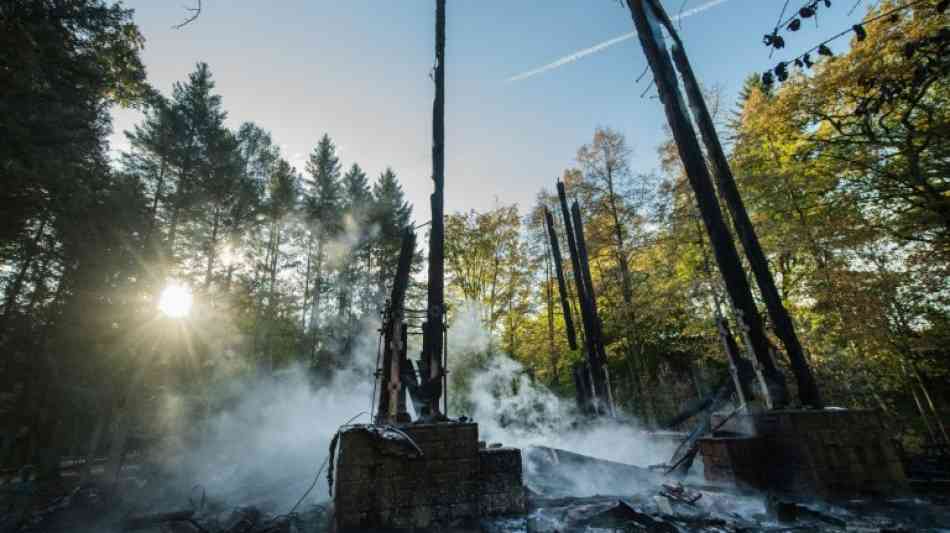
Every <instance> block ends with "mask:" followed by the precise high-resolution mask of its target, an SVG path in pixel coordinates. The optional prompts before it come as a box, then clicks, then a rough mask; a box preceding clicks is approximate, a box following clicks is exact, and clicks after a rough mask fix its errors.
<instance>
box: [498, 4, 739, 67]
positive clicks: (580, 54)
mask: <svg viewBox="0 0 950 533" xmlns="http://www.w3.org/2000/svg"><path fill="white" fill-rule="evenodd" d="M728 1H729V0H712V1H711V2H706V3H705V4H703V5H701V6H696V7H694V8H692V9H688V10H686V11H683V12H682V13H679V14H678V15H676V16H675V17H671V18H672V19H673V22H676V21H678V20H680V19H684V18H687V17H692V16H693V15H698V14H699V13H702V12H703V11H706V10H707V9H712V8H714V7H716V6H718V5H719V4H724V3H726V2H728ZM636 36H637V32H635V31H633V32H630V33H625V34H623V35H620V36H618V37H614V38H613V39H610V40H608V41H604V42H602V43H599V44H595V45H594V46H591V47H590V48H585V49H583V50H578V51H577V52H574V53H573V54H570V55H566V56H564V57H562V58H560V59H558V60H555V61H552V62H550V63H548V64H547V65H543V66H540V67H538V68H536V69H532V70H529V71H527V72H522V73H521V74H516V75H514V76H512V77H510V78H508V79H507V80H505V81H506V82H509V83H510V82H513V81H521V80H526V79H528V78H531V77H533V76H537V75H538V74H541V73H543V72H547V71H549V70H554V69H556V68H558V67H563V66H564V65H567V64H569V63H573V62H575V61H577V60H578V59H581V58H584V57H587V56H589V55H591V54H595V53H597V52H600V51H601V50H603V49H605V48H609V47H611V46H613V45H615V44H617V43H622V42H624V41H626V40H629V39H632V38H634V37H636Z"/></svg>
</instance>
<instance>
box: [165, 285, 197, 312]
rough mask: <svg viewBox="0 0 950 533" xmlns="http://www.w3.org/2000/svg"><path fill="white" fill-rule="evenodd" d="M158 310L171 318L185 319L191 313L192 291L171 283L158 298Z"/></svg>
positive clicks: (185, 286)
mask: <svg viewBox="0 0 950 533" xmlns="http://www.w3.org/2000/svg"><path fill="white" fill-rule="evenodd" d="M158 310H159V311H161V312H162V313H163V314H164V315H165V316H168V317H171V318H184V317H186V316H188V313H190V312H191V289H190V288H189V287H188V286H187V285H182V284H180V283H175V282H172V283H169V284H168V286H166V287H165V289H164V290H162V294H161V296H159V298H158Z"/></svg>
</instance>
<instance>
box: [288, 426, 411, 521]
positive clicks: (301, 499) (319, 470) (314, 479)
mask: <svg viewBox="0 0 950 533" xmlns="http://www.w3.org/2000/svg"><path fill="white" fill-rule="evenodd" d="M365 414H367V413H366V411H360V412H359V413H357V414H356V415H355V416H353V417H352V418H350V419H349V420H347V421H346V422H344V423H343V424H342V425H341V426H340V427H339V428H337V430H336V433H334V434H333V435H334V436H333V438H334V439H335V438H336V436H337V435H339V434H340V430H342V429H343V428H344V427H346V426H348V425H350V424H351V423H353V421H354V420H356V419H357V418H359V417H361V416H363V415H365ZM413 444H415V443H414V442H413ZM417 448H418V446H417ZM329 461H330V455H329V454H327V456H326V457H325V458H324V459H323V463H321V464H320V468H319V469H318V470H317V474H316V475H315V476H314V477H313V483H311V484H310V488H308V489H307V491H306V492H304V493H303V496H301V497H300V499H299V500H297V503H295V504H294V506H293V507H291V508H290V511H288V512H287V514H286V515H283V516H290V515H292V514H294V511H296V510H297V507H299V506H300V504H301V503H303V501H304V500H305V499H306V498H307V496H309V495H310V492H311V491H312V490H313V488H314V487H316V486H317V483H318V482H319V481H320V474H321V473H323V469H324V468H326V467H327V463H328V462H329ZM274 519H275V520H276V519H277V517H275V518H274Z"/></svg>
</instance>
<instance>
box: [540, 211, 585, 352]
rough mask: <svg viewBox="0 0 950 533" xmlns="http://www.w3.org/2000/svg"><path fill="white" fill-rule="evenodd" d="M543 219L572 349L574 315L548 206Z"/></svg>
mask: <svg viewBox="0 0 950 533" xmlns="http://www.w3.org/2000/svg"><path fill="white" fill-rule="evenodd" d="M544 221H545V224H546V225H547V229H548V238H549V239H550V241H551V257H552V259H553V260H554V273H555V274H556V275H557V290H558V294H560V295H561V312H562V313H563V314H564V330H565V332H566V333H567V344H568V346H570V347H571V349H572V350H576V349H577V334H576V333H575V332H574V317H573V316H572V315H571V303H570V301H569V300H568V297H569V296H568V294H567V282H566V281H565V280H564V265H563V264H562V261H561V246H560V244H558V241H557V232H556V231H555V230H554V217H552V216H551V212H550V211H548V208H546V207H545V208H544Z"/></svg>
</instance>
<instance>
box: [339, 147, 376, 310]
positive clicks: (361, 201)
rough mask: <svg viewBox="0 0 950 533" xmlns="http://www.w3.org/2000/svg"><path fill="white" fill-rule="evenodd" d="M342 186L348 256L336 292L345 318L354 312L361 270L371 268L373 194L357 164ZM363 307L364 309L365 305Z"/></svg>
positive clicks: (341, 266) (345, 176)
mask: <svg viewBox="0 0 950 533" xmlns="http://www.w3.org/2000/svg"><path fill="white" fill-rule="evenodd" d="M342 186H343V210H344V226H345V228H346V233H347V236H348V238H347V240H346V249H345V250H344V253H345V257H344V259H343V261H341V263H340V272H339V280H338V287H337V295H338V308H339V312H340V316H341V317H343V318H345V317H347V316H348V315H349V313H351V312H352V304H353V295H354V293H355V292H356V291H357V289H358V287H357V284H358V283H359V281H360V280H359V278H360V272H363V273H365V272H367V270H368V265H367V261H368V253H367V252H368V249H369V247H368V240H367V237H368V230H369V214H370V211H371V208H372V201H373V193H372V191H370V188H369V181H368V180H367V178H366V173H365V172H363V169H361V168H360V166H359V165H358V164H356V163H353V165H352V166H351V167H350V169H349V170H348V171H347V172H346V174H345V175H344V176H343V185H342ZM364 296H365V295H364ZM363 299H365V298H363ZM361 310H362V311H363V312H365V310H366V308H365V306H362V307H361Z"/></svg>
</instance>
